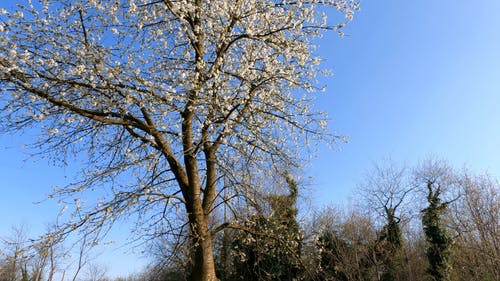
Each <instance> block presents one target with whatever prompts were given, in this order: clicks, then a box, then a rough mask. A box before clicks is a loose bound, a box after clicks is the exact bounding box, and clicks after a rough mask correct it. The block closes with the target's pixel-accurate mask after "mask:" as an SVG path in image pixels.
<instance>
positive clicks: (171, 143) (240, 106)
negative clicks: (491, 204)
mask: <svg viewBox="0 0 500 281" xmlns="http://www.w3.org/2000/svg"><path fill="white" fill-rule="evenodd" d="M356 8H357V3H355V2H353V1H351V0H310V1H304V0H294V1H285V0H245V1H243V0H205V1H202V0H105V1H97V0H73V1H62V0H38V1H27V3H26V4H23V5H18V6H17V8H16V9H15V10H12V11H7V10H6V9H4V8H2V9H0V86H1V92H0V99H1V101H2V104H1V105H0V106H1V109H0V110H1V111H0V114H1V116H0V117H1V120H2V121H1V122H0V124H1V128H2V130H3V131H4V132H13V131H17V130H20V129H24V128H28V127H29V128H33V129H36V130H39V131H38V132H39V136H40V138H39V141H38V142H37V143H36V144H35V145H37V146H38V148H40V149H42V150H41V151H42V152H43V153H46V154H47V155H49V156H50V157H52V158H54V159H57V160H62V161H67V160H68V159H69V158H68V157H71V156H72V155H83V156H84V159H86V160H85V165H84V169H83V171H82V174H81V178H80V180H78V181H77V182H73V183H71V184H69V185H68V186H66V187H60V188H57V189H55V191H54V194H53V195H57V196H61V197H62V198H63V199H65V198H72V199H73V198H74V202H75V212H74V213H73V215H72V216H71V217H70V218H69V220H68V223H67V224H65V225H63V226H61V228H60V234H62V235H65V234H66V233H69V232H71V231H75V230H77V229H79V230H83V231H86V232H88V233H90V232H94V233H101V231H102V230H103V229H104V228H105V227H107V226H110V225H112V224H113V222H115V221H116V220H117V219H119V218H121V217H124V216H127V217H136V218H137V222H138V227H137V230H142V232H141V233H142V235H161V234H160V233H158V231H157V230H158V229H169V233H163V234H165V235H167V234H175V233H177V234H179V233H182V232H183V226H187V232H188V233H189V236H188V241H189V245H190V248H189V249H190V250H189V252H190V258H191V264H192V269H191V277H190V279H191V280H216V276H215V269H214V261H213V253H212V252H213V250H212V249H213V246H212V237H213V235H215V234H216V232H217V231H218V230H221V229H222V228H223V227H224V226H225V227H236V226H237V224H236V222H234V223H229V224H228V223H226V224H224V225H223V226H222V227H221V226H213V225H212V223H211V217H212V216H213V213H214V210H216V209H217V208H218V207H220V206H223V205H231V204H235V202H238V204H244V203H245V202H246V200H249V197H248V196H246V195H248V194H250V193H257V192H260V191H261V190H260V187H258V186H256V185H255V184H254V183H255V182H256V179H257V178H259V177H262V176H265V175H266V172H268V171H271V170H272V169H271V168H272V167H274V166H275V165H277V164H279V163H280V165H281V164H283V163H286V164H287V165H294V164H298V163H299V162H300V157H298V156H299V154H298V152H300V151H301V149H300V146H301V145H303V144H304V142H307V141H309V140H314V139H319V138H323V137H325V136H328V133H327V132H326V131H325V130H324V126H325V118H324V116H323V115H321V114H320V113H318V112H316V111H314V110H311V109H310V106H309V105H310V103H311V92H314V91H315V90H316V88H315V87H314V86H313V85H314V81H315V80H314V79H315V73H317V71H318V63H319V59H318V58H316V57H314V56H313V55H312V51H313V47H314V44H313V40H314V38H315V37H318V36H319V35H321V32H322V31H323V30H337V31H338V32H340V30H339V28H340V27H342V26H343V24H344V23H345V22H347V21H349V20H350V19H351V17H352V14H353V11H354V10H355V9H356ZM334 11H338V13H337V14H343V15H344V16H345V18H344V19H343V20H340V21H339V22H341V24H339V25H329V24H328V23H327V21H326V16H325V12H332V13H333V12H334ZM301 90H302V91H301ZM223 190H230V192H222V191H223ZM97 191H99V192H97ZM88 192H91V193H92V194H96V192H97V193H98V194H100V195H102V197H100V198H97V199H96V200H95V202H93V204H89V202H87V204H84V202H83V200H82V199H81V198H87V197H85V196H83V194H85V193H88ZM69 201H70V200H69ZM175 213H180V214H181V215H180V216H175V215H173V214H175ZM183 222H186V224H183ZM165 226H168V227H167V228H165Z"/></svg>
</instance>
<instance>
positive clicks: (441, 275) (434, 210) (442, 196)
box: [415, 159, 456, 281]
mask: <svg viewBox="0 0 500 281" xmlns="http://www.w3.org/2000/svg"><path fill="white" fill-rule="evenodd" d="M415 181H416V184H417V185H418V186H419V187H420V188H421V189H422V190H423V191H424V192H425V194H426V201H427V207H426V208H424V209H423V210H422V226H423V229H424V234H425V238H426V241H427V249H426V255H427V260H428V261H429V268H428V273H429V274H430V276H431V277H432V278H433V280H435V281H449V280H451V279H450V278H451V277H450V274H451V261H450V257H451V247H452V244H453V240H452V238H451V236H450V235H449V233H448V231H447V229H446V227H445V226H444V222H443V219H444V218H443V217H444V213H445V212H446V211H447V210H448V208H449V204H450V203H452V202H453V201H454V200H455V199H450V200H447V199H446V196H447V195H449V193H450V192H451V190H452V189H453V188H454V187H455V184H456V179H455V175H454V173H453V171H452V169H451V168H450V167H449V165H448V164H446V163H445V162H443V161H438V160H432V159H431V160H427V161H426V162H424V163H422V164H421V165H420V167H418V168H417V169H416V171H415Z"/></svg>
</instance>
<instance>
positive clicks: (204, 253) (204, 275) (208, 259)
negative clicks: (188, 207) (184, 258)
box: [189, 206, 218, 281]
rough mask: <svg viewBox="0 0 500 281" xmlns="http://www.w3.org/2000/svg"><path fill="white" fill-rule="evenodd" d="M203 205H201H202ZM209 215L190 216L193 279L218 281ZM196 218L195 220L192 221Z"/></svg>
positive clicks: (195, 280)
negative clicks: (209, 227)
mask: <svg viewBox="0 0 500 281" xmlns="http://www.w3.org/2000/svg"><path fill="white" fill-rule="evenodd" d="M200 207H201V206H200ZM207 218H208V217H205V216H204V215H203V214H202V216H201V217H200V216H198V214H193V215H192V216H190V225H191V229H190V232H191V233H190V235H191V241H190V242H191V245H190V255H191V266H192V268H191V276H190V278H189V280H191V281H216V280H218V279H217V277H216V275H215V261H214V255H213V246H212V236H211V234H210V231H209V229H208V219H207ZM192 220H194V221H192Z"/></svg>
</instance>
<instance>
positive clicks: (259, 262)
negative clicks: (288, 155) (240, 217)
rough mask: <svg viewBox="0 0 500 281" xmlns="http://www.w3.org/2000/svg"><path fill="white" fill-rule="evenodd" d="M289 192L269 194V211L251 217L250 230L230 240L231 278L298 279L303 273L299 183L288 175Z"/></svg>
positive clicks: (286, 179)
mask: <svg viewBox="0 0 500 281" xmlns="http://www.w3.org/2000/svg"><path fill="white" fill-rule="evenodd" d="M285 181H286V185H287V187H288V188H287V189H288V194H270V195H268V196H266V199H265V200H266V201H268V204H266V205H269V210H268V212H263V210H262V211H261V212H259V213H257V214H256V215H253V216H251V217H250V218H249V219H248V220H247V221H246V224H245V226H246V227H247V230H243V231H240V232H238V233H236V234H235V236H234V237H233V239H232V243H231V248H232V249H231V252H232V253H231V256H232V257H233V264H232V267H233V270H232V272H231V274H230V277H229V279H228V280H290V281H291V280H297V279H298V278H299V276H300V274H301V269H302V268H303V267H302V262H301V244H302V237H301V229H300V226H299V224H298V222H297V207H296V203H297V196H298V185H297V183H296V181H295V180H293V179H292V178H291V176H290V175H286V176H285Z"/></svg>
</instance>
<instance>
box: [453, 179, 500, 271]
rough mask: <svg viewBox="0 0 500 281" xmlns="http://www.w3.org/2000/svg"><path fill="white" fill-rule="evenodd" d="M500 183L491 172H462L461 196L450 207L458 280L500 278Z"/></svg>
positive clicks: (454, 261) (454, 260)
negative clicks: (454, 236)
mask: <svg viewBox="0 0 500 281" xmlns="http://www.w3.org/2000/svg"><path fill="white" fill-rule="evenodd" d="M499 190H500V186H499V184H498V181H497V180H496V179H495V178H494V177H492V176H491V175H489V174H486V173H484V174H479V175H474V174H473V173H471V172H470V171H467V170H464V172H463V173H462V174H461V175H460V193H461V194H462V196H461V198H460V199H459V200H457V201H456V203H455V204H453V205H452V206H451V212H450V214H449V216H450V218H449V220H450V226H451V228H452V230H453V231H454V232H455V233H456V239H455V244H454V249H456V251H455V258H454V259H453V264H454V269H455V272H456V273H455V274H456V276H457V280H499V279H500V235H499V233H500V193H499Z"/></svg>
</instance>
